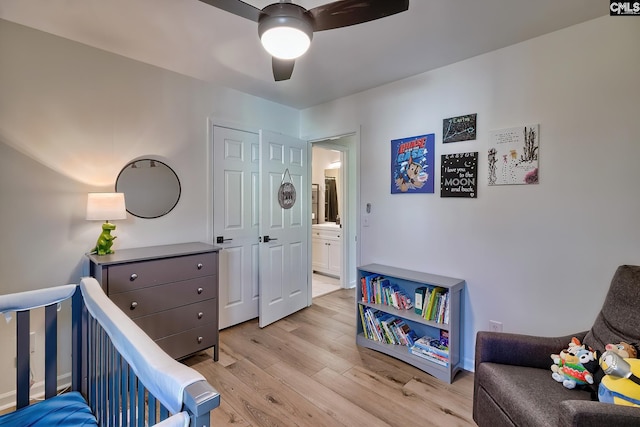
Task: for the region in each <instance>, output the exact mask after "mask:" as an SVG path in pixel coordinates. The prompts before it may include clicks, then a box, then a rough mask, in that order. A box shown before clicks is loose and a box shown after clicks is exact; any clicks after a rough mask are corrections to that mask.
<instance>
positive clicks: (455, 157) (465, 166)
mask: <svg viewBox="0 0 640 427" xmlns="http://www.w3.org/2000/svg"><path fill="white" fill-rule="evenodd" d="M441 160H442V161H441V162H440V163H441V173H440V177H441V181H440V197H466V198H474V199H475V198H477V197H478V152H477V151H476V152H475V153H456V154H443V155H442V159H441Z"/></svg>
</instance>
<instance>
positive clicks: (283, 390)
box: [185, 290, 475, 427]
mask: <svg viewBox="0 0 640 427" xmlns="http://www.w3.org/2000/svg"><path fill="white" fill-rule="evenodd" d="M355 319H356V317H355V303H354V291H353V290H340V291H337V292H333V293H330V294H328V295H324V296H322V297H319V298H314V300H313V305H312V306H311V307H308V308H306V309H304V310H302V311H300V312H298V313H295V314H293V315H291V316H289V317H288V318H286V319H283V320H281V321H279V322H276V323H274V324H272V325H270V326H268V327H266V328H263V329H260V328H259V327H258V323H257V320H255V321H249V322H246V323H243V324H240V325H237V326H234V327H231V328H228V329H225V330H223V331H221V335H220V341H221V343H220V360H219V362H218V363H214V362H213V360H212V359H211V351H208V352H203V353H200V354H198V355H196V356H193V357H191V358H189V359H186V360H185V363H186V364H187V365H190V366H192V367H193V368H195V369H197V370H198V371H199V372H201V373H202V374H203V375H204V376H205V377H206V378H207V380H208V381H209V382H210V383H211V384H212V385H213V386H214V387H215V388H217V389H218V391H219V392H220V394H221V396H222V398H221V405H220V407H219V408H217V409H216V410H214V411H213V412H212V415H211V422H212V426H214V427H220V426H309V427H318V426H330V427H339V426H397V427H400V426H414V425H415V426H417V425H420V426H475V423H474V422H473V421H472V419H471V405H472V393H473V374H472V373H469V372H466V371H464V372H460V373H458V375H457V376H456V378H455V380H454V382H453V384H450V385H449V384H446V383H443V382H441V381H439V380H437V379H435V378H433V377H432V376H430V375H428V374H426V373H424V372H422V371H420V370H418V369H415V368H413V367H411V366H409V365H407V364H405V363H403V362H400V361H398V360H396V359H394V358H391V357H388V356H386V355H383V354H380V353H378V352H375V351H372V350H369V349H364V348H360V347H357V346H356V345H355Z"/></svg>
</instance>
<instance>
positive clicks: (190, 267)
mask: <svg viewBox="0 0 640 427" xmlns="http://www.w3.org/2000/svg"><path fill="white" fill-rule="evenodd" d="M217 270H218V263H217V254H216V253H203V254H196V255H186V256H180V257H175V258H160V259H154V260H145V261H138V262H131V263H126V264H117V265H112V266H109V267H108V272H107V286H108V294H109V296H111V295H113V294H115V293H119V292H127V291H131V290H134V289H139V288H145V287H148V286H154V285H159V284H162V283H170V282H175V281H178V280H184V279H193V278H196V277H203V276H211V275H216V274H217V272H218V271H217Z"/></svg>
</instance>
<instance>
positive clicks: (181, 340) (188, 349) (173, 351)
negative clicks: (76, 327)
mask: <svg viewBox="0 0 640 427" xmlns="http://www.w3.org/2000/svg"><path fill="white" fill-rule="evenodd" d="M217 338H218V328H217V326H215V327H214V326H212V325H211V324H209V325H204V326H200V327H198V328H194V329H190V330H188V331H184V332H181V333H179V334H175V335H171V336H168V337H165V338H161V339H159V340H157V341H156V343H157V344H158V345H159V346H160V348H162V349H163V350H164V351H165V352H166V353H167V354H169V356H171V357H173V358H174V359H178V358H184V357H186V356H189V355H191V354H193V353H196V352H198V351H202V350H205V349H207V348H209V347H213V346H217V345H218V341H217Z"/></svg>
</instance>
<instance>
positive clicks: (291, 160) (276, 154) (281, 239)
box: [259, 131, 311, 327]
mask: <svg viewBox="0 0 640 427" xmlns="http://www.w3.org/2000/svg"><path fill="white" fill-rule="evenodd" d="M260 147H261V149H262V152H261V154H262V155H261V158H260V176H261V191H260V204H261V206H262V209H261V211H260V213H261V215H262V216H261V218H260V236H261V237H262V239H263V240H262V243H260V266H259V268H260V282H259V283H260V310H259V311H260V327H264V326H266V325H268V324H270V323H273V322H275V321H276V320H279V319H281V318H283V317H285V316H288V315H289V314H291V313H294V312H296V311H298V310H300V309H302V308H304V307H306V306H307V304H308V294H309V283H310V279H309V266H308V260H309V255H308V251H309V237H308V236H309V220H310V216H311V215H310V213H309V212H308V210H309V206H310V200H309V191H310V187H311V186H310V184H309V168H308V167H307V150H308V144H307V143H306V142H304V141H300V140H298V139H296V138H292V137H289V136H286V135H281V134H276V133H273V132H267V131H260ZM286 170H288V173H287V174H285V171H286ZM289 177H290V178H289ZM289 179H290V180H291V182H292V183H293V185H294V187H295V189H296V200H295V203H294V205H293V206H292V207H291V208H290V209H283V208H282V207H281V206H280V204H279V202H278V190H279V188H280V185H281V183H282V182H283V181H285V182H286V181H289ZM265 236H268V238H269V241H267V239H266V238H265Z"/></svg>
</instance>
